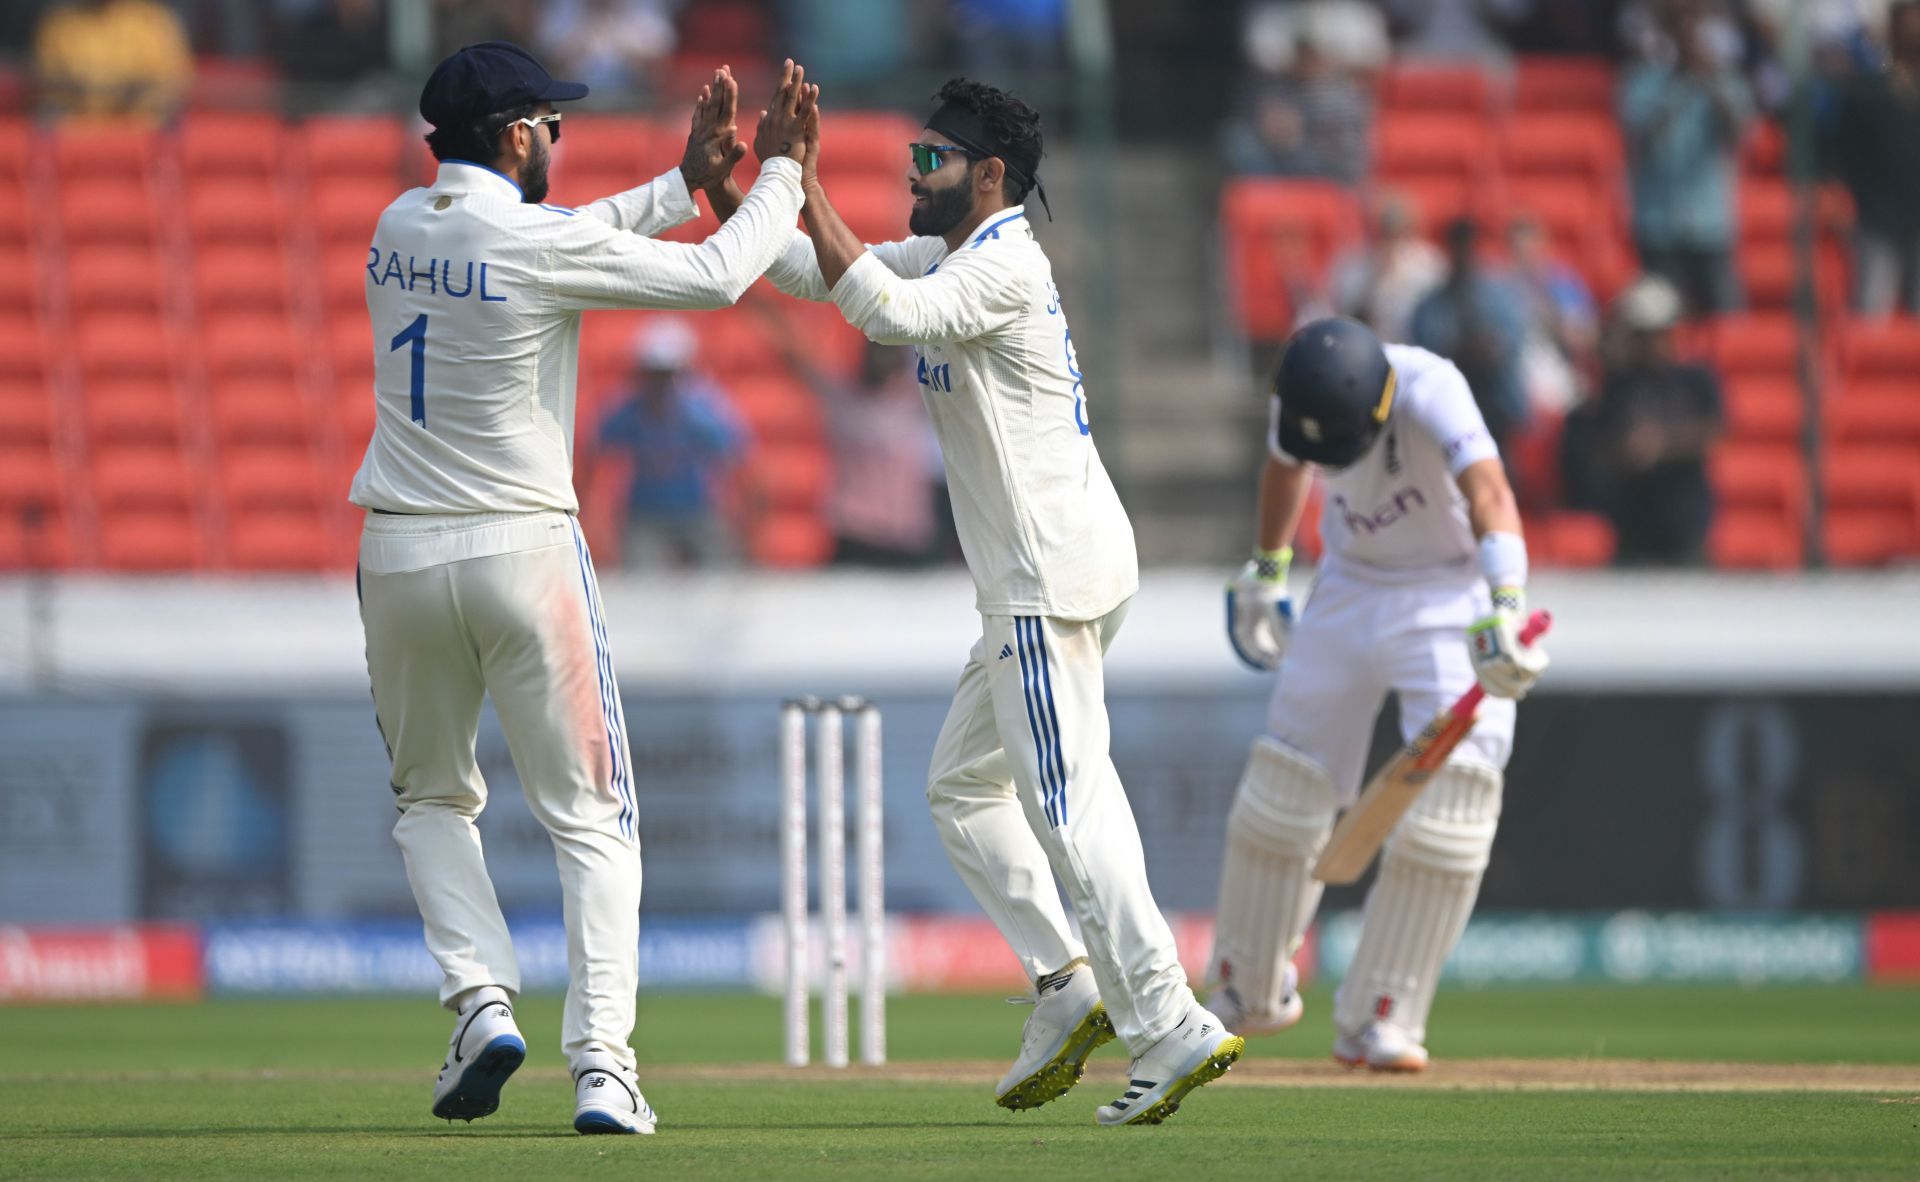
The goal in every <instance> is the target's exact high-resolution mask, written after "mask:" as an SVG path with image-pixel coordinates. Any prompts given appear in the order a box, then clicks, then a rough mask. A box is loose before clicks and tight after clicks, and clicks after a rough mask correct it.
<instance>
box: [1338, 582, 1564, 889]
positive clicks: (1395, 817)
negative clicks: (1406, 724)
mask: <svg viewBox="0 0 1920 1182" xmlns="http://www.w3.org/2000/svg"><path fill="white" fill-rule="evenodd" d="M1552 626H1553V617H1552V616H1551V615H1549V614H1548V613H1546V612H1534V613H1533V614H1532V615H1531V616H1529V617H1527V626H1526V627H1524V628H1522V629H1521V630H1520V642H1521V643H1522V644H1532V643H1533V642H1534V641H1536V640H1538V639H1539V638H1540V637H1542V636H1545V635H1546V634H1547V629H1548V628H1550V627H1552ZM1486 696H1487V691H1486V690H1483V689H1481V688H1480V687H1479V686H1477V685H1476V686H1474V687H1473V688H1472V689H1470V690H1468V691H1467V692H1466V693H1464V694H1461V695H1460V700H1459V701H1457V702H1455V703H1454V704H1453V705H1451V706H1449V707H1447V708H1446V709H1445V710H1442V711H1441V712H1440V713H1439V715H1438V716H1436V717H1435V718H1434V720H1433V721H1432V722H1430V723H1428V724H1427V725H1426V728H1425V729H1424V730H1422V731H1421V732H1420V733H1419V734H1417V735H1415V736H1414V738H1413V742H1411V743H1408V744H1407V745H1406V746H1405V747H1404V748H1402V749H1401V751H1400V753H1399V754H1398V755H1395V756H1394V757H1393V758H1392V759H1390V760H1388V761H1387V765H1386V766H1385V767H1383V768H1381V769H1380V770H1379V771H1378V772H1376V773H1375V774H1374V777H1373V779H1371V780H1369V781H1367V787H1366V790H1365V791H1363V792H1361V793H1360V799H1359V800H1357V801H1355V802H1354V804H1353V807H1352V808H1350V809H1348V810H1347V811H1346V813H1345V814H1344V815H1343V816H1342V817H1341V818H1340V823H1339V824H1338V825H1335V826H1334V827H1333V836H1331V837H1329V838H1328V839H1327V845H1326V848H1325V849H1323V850H1321V851H1320V860H1319V861H1317V862H1315V863H1314V864H1313V876H1314V877H1315V878H1317V879H1319V880H1320V881H1321V882H1325V883H1332V884H1333V885H1334V886H1344V885H1345V884H1347V883H1350V882H1352V881H1353V880H1354V879H1356V878H1359V877H1360V876H1361V875H1362V874H1365V873H1366V871H1367V866H1368V865H1369V864H1371V863H1372V861H1373V856H1374V855H1375V854H1377V853H1379V852H1380V846H1381V844H1382V843H1384V842H1385V841H1386V840H1387V834H1389V833H1391V832H1393V827H1394V826H1395V825H1396V824H1398V823H1399V821H1400V818H1401V817H1403V816H1405V815H1406V812H1407V810H1408V809H1409V808H1412V807H1413V802H1414V799H1415V798H1416V797H1418V796H1419V795H1420V790H1421V789H1423V788H1425V787H1426V786H1427V781H1428V780H1430V779H1432V778H1433V773H1434V772H1436V771H1438V770H1439V769H1440V765H1441V764H1443V763H1445V762H1446V761H1447V756H1449V755H1452V754H1453V749H1454V748H1455V747H1458V746H1459V745H1460V740H1462V739H1464V738H1466V737H1467V732H1469V731H1471V730H1472V729H1473V723H1474V719H1475V716H1476V715H1477V714H1478V713H1479V710H1480V700H1481V699H1482V698H1484V697H1486Z"/></svg>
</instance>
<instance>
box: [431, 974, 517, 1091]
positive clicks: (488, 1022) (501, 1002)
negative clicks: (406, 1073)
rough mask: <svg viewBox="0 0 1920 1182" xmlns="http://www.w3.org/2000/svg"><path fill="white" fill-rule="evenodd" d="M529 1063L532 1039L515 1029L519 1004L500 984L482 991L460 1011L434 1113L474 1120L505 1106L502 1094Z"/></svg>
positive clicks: (436, 1084) (442, 1067)
mask: <svg viewBox="0 0 1920 1182" xmlns="http://www.w3.org/2000/svg"><path fill="white" fill-rule="evenodd" d="M526 1058H527V1040H526V1039H524V1038H521V1037H520V1028H519V1027H518V1026H515V1025H514V1024H513V1004H512V1002H511V1000H510V999H509V998H508V997H507V991H506V990H504V989H501V988H500V987H499V986H497V985H488V986H485V987H483V988H481V989H480V990H479V991H478V992H476V993H475V994H474V995H473V998H472V999H471V1000H470V1001H468V1002H467V1008H466V1009H464V1010H461V1011H460V1017H459V1019H458V1020H457V1021H456V1022H454V1024H453V1037H452V1038H451V1039H449V1040H447V1061H446V1062H445V1063H442V1064H441V1065H440V1078H439V1079H438V1080H436V1081H434V1085H433V1114H434V1115H435V1116H437V1117H439V1118H440V1119H442V1120H449V1121H451V1120H464V1121H469V1122H470V1121H472V1120H474V1119H475V1118H477V1117H482V1116H486V1115H488V1114H490V1113H491V1112H493V1110H494V1109H496V1108H498V1107H500V1089H501V1088H503V1087H505V1086H506V1083H507V1078H508V1077H509V1076H511V1075H512V1074H513V1073H514V1072H515V1071H518V1070H519V1069H520V1064H521V1063H523V1062H525V1061H526Z"/></svg>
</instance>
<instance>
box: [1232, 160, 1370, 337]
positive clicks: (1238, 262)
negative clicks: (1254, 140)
mask: <svg viewBox="0 0 1920 1182" xmlns="http://www.w3.org/2000/svg"><path fill="white" fill-rule="evenodd" d="M1220 211H1221V228H1222V234H1223V239H1224V246H1225V250H1226V255H1227V260H1226V261H1227V267H1228V271H1229V275H1230V277H1231V282H1232V285H1233V294H1234V302H1235V304H1236V305H1237V311H1238V314H1239V317H1240V321H1241V326H1242V327H1243V328H1244V329H1245V330H1246V332H1247V334H1248V335H1249V336H1251V337H1253V338H1254V339H1255V340H1263V341H1271V340H1278V339H1280V338H1281V337H1284V336H1286V334H1287V331H1288V330H1289V329H1290V328H1291V327H1292V324H1293V308H1292V304H1291V301H1290V299H1289V297H1288V294H1287V283H1286V273H1287V270H1288V269H1289V268H1299V269H1301V270H1304V271H1305V272H1307V273H1308V274H1309V275H1310V276H1311V277H1312V278H1313V279H1314V281H1316V282H1317V281H1318V278H1319V276H1321V275H1322V274H1323V273H1324V272H1325V270H1326V267H1327V263H1328V261H1329V260H1330V259H1331V258H1332V257H1333V255H1334V254H1335V253H1336V252H1337V251H1338V250H1340V249H1341V248H1342V247H1345V246H1347V245H1349V244H1351V243H1353V242H1356V241H1358V240H1359V239H1360V207H1359V203H1358V201H1357V200H1356V199H1355V197H1354V195H1353V194H1352V193H1351V192H1350V191H1348V190H1347V189H1345V188H1342V187H1341V186H1339V185H1334V184H1330V183H1328V182H1325V181H1281V180H1266V179H1252V178H1242V179H1240V180H1234V181H1229V182H1228V183H1227V186H1226V189H1225V191H1224V192H1223V193H1222V195H1221V202H1220Z"/></svg>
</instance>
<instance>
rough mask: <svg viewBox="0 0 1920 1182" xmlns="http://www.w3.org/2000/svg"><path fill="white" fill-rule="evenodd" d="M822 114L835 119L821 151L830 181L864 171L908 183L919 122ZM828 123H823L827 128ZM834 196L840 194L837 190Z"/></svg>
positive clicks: (823, 169)
mask: <svg viewBox="0 0 1920 1182" xmlns="http://www.w3.org/2000/svg"><path fill="white" fill-rule="evenodd" d="M822 118H823V119H826V120H830V121H831V125H830V130H824V131H823V134H830V135H832V137H833V146H832V147H831V148H828V147H825V146H824V145H823V146H822V149H821V153H820V172H821V175H822V176H823V177H824V178H825V179H826V181H827V182H828V183H829V184H833V183H836V182H837V181H838V180H839V179H840V178H842V177H849V176H863V175H864V176H874V177H882V178H885V179H887V180H890V181H893V182H895V183H896V184H898V185H899V186H900V187H901V188H903V189H904V188H905V187H906V184H907V176H908V174H909V173H910V172H911V171H912V170H911V168H910V167H909V165H910V161H909V160H908V153H907V145H908V144H910V143H913V142H914V141H915V140H917V139H919V138H920V125H919V124H917V123H915V122H914V121H913V120H911V119H909V118H907V117H905V116H904V115H888V114H882V113H878V112H866V111H851V112H834V113H832V114H828V115H823V116H822ZM828 126H829V125H828V124H825V123H823V124H822V127H823V129H826V128H828ZM1042 175H1043V176H1044V175H1045V174H1044V172H1043V173H1042ZM834 196H835V197H838V196H839V193H838V191H837V190H835V191H834Z"/></svg>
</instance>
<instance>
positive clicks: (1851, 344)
mask: <svg viewBox="0 0 1920 1182" xmlns="http://www.w3.org/2000/svg"><path fill="white" fill-rule="evenodd" d="M1840 363H1841V369H1842V371H1843V372H1844V373H1845V374H1846V375H1847V377H1848V378H1850V379H1851V378H1858V377H1863V376H1866V375H1870V374H1871V375H1875V376H1884V377H1904V378H1906V379H1907V380H1909V381H1911V380H1913V378H1914V375H1915V374H1920V320H1911V319H1906V318H1898V317H1896V318H1888V319H1882V320H1855V321H1853V322H1851V323H1849V324H1848V325H1847V326H1846V328H1845V329H1844V331H1843V335H1842V336H1841V340H1840Z"/></svg>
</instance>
